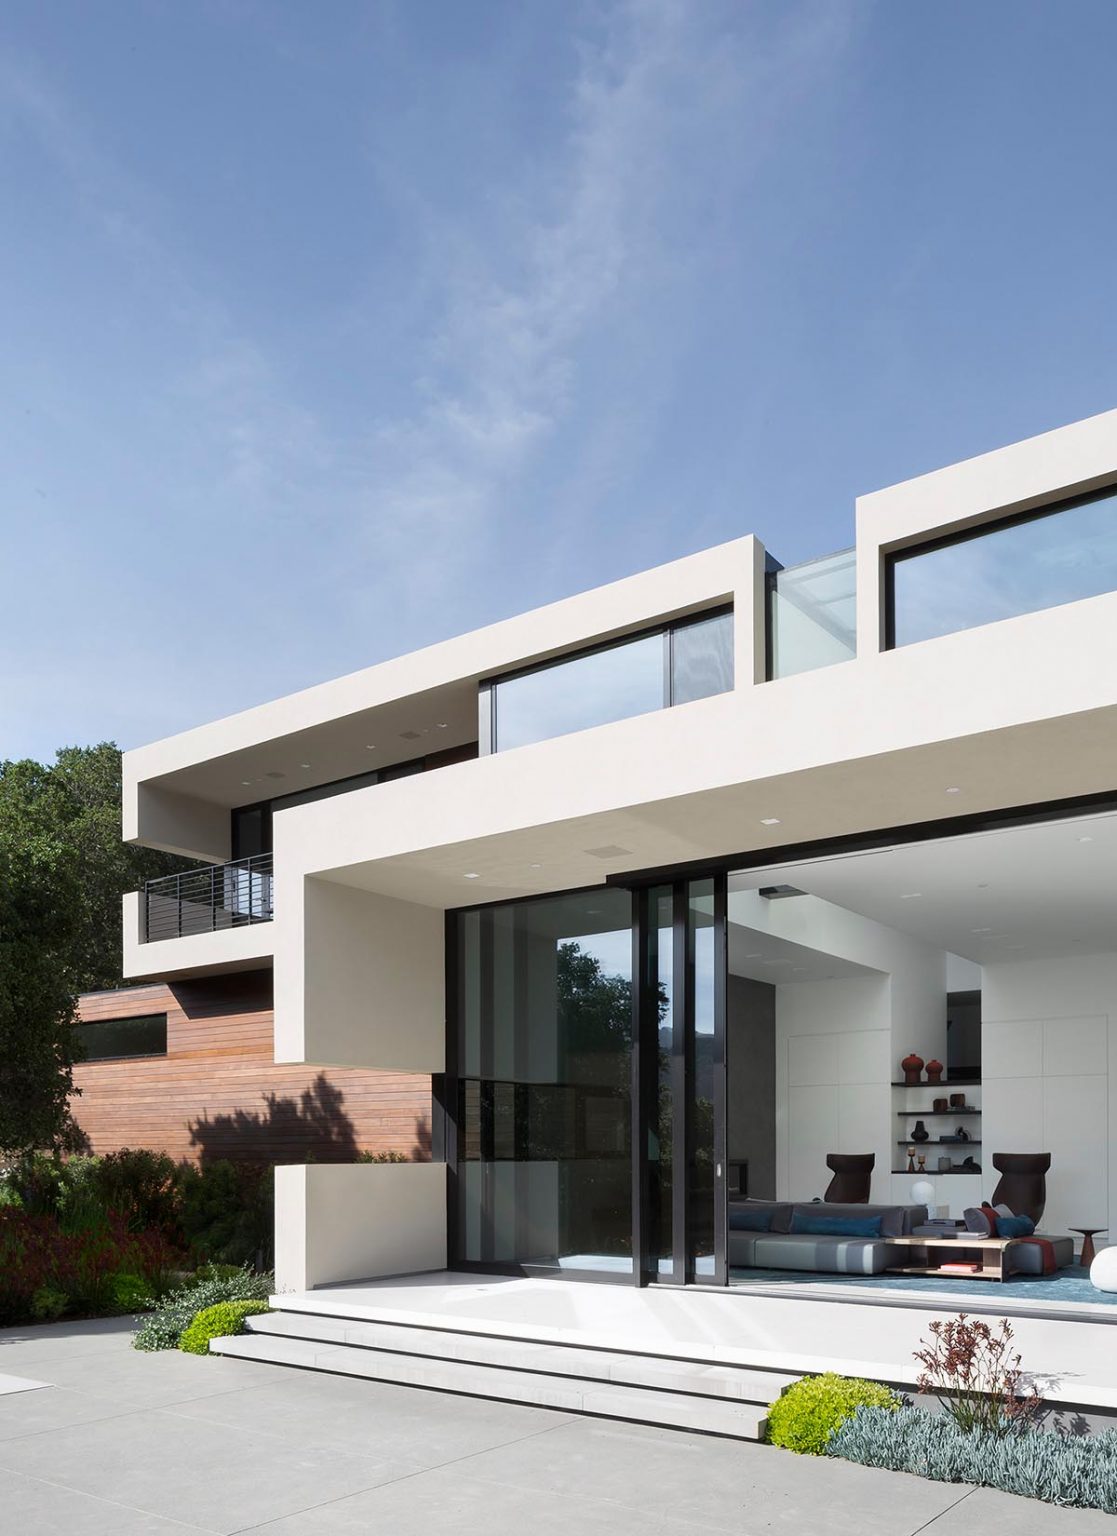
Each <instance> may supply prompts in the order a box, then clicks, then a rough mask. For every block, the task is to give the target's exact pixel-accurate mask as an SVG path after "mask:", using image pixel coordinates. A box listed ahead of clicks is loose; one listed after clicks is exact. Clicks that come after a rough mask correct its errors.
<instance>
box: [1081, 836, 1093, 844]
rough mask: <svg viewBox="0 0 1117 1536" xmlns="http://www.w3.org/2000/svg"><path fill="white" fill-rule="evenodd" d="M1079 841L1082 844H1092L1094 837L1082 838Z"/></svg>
mask: <svg viewBox="0 0 1117 1536" xmlns="http://www.w3.org/2000/svg"><path fill="white" fill-rule="evenodd" d="M1078 841H1079V842H1080V843H1092V842H1093V841H1094V839H1093V838H1092V837H1080V838H1079V839H1078Z"/></svg>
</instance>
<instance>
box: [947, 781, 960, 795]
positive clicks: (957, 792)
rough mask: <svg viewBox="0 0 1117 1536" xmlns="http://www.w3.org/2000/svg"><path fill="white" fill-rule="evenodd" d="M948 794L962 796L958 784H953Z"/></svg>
mask: <svg viewBox="0 0 1117 1536" xmlns="http://www.w3.org/2000/svg"><path fill="white" fill-rule="evenodd" d="M946 792H947V794H948V795H960V794H961V793H962V791H961V790H960V789H959V787H958V785H957V784H951V785H950V786H949V787H948V789H947V791H946Z"/></svg>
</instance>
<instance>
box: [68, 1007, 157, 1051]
mask: <svg viewBox="0 0 1117 1536" xmlns="http://www.w3.org/2000/svg"><path fill="white" fill-rule="evenodd" d="M77 1038H78V1044H79V1046H80V1049H81V1051H82V1053H83V1055H84V1059H85V1060H86V1061H111V1060H113V1059H114V1058H115V1057H120V1056H165V1055H166V1054H167V1015H166V1014H165V1013H153V1014H150V1015H148V1016H147V1017H146V1018H142V1019H103V1020H98V1021H97V1023H96V1024H80V1025H79V1026H78V1035H77Z"/></svg>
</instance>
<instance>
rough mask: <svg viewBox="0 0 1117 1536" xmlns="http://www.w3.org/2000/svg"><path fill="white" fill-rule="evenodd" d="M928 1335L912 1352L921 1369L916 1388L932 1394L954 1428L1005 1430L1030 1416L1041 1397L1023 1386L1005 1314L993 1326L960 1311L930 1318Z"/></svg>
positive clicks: (1018, 1362)
mask: <svg viewBox="0 0 1117 1536" xmlns="http://www.w3.org/2000/svg"><path fill="white" fill-rule="evenodd" d="M930 1333H931V1337H930V1339H929V1340H928V1339H920V1341H919V1342H920V1345H921V1348H919V1349H917V1350H916V1351H915V1359H916V1360H917V1361H918V1363H919V1364H920V1365H921V1366H922V1367H923V1371H922V1374H921V1375H920V1377H919V1390H920V1391H921V1392H933V1393H934V1394H935V1396H936V1397H937V1398H938V1400H939V1402H940V1403H941V1404H942V1406H943V1408H944V1409H945V1410H946V1412H947V1413H948V1414H949V1415H950V1416H951V1418H952V1419H953V1420H954V1422H955V1423H956V1424H957V1426H958V1428H959V1429H960V1430H963V1431H964V1432H968V1431H970V1430H974V1429H982V1430H986V1431H988V1432H989V1433H990V1434H1006V1433H1007V1432H1008V1431H1009V1430H1010V1429H1011V1428H1012V1427H1013V1424H1014V1423H1018V1422H1020V1421H1022V1420H1026V1419H1030V1418H1034V1416H1035V1415H1036V1413H1037V1412H1038V1411H1039V1408H1040V1406H1041V1401H1042V1400H1041V1398H1040V1397H1039V1395H1038V1393H1037V1392H1036V1391H1035V1389H1034V1388H1031V1387H1028V1386H1026V1385H1025V1380H1024V1375H1023V1372H1022V1371H1021V1369H1020V1364H1021V1357H1020V1356H1019V1355H1018V1354H1013V1353H1012V1326H1011V1324H1010V1323H1009V1320H1008V1318H1007V1317H1002V1318H1001V1320H1000V1323H999V1325H998V1326H997V1327H996V1328H995V1329H994V1328H991V1327H990V1326H989V1324H988V1323H986V1322H982V1320H981V1319H980V1318H977V1317H974V1318H971V1317H967V1316H966V1314H965V1313H964V1312H960V1313H959V1314H958V1316H957V1317H952V1318H939V1319H936V1321H935V1322H933V1323H931V1325H930Z"/></svg>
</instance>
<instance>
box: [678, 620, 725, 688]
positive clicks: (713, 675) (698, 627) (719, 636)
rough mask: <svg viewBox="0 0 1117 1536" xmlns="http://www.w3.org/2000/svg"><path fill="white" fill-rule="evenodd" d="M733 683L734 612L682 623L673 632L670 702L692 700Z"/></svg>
mask: <svg viewBox="0 0 1117 1536" xmlns="http://www.w3.org/2000/svg"><path fill="white" fill-rule="evenodd" d="M732 687H733V615H732V614H731V613H719V614H718V615H717V616H716V617H715V618H712V619H699V620H698V622H697V623H696V624H680V625H679V626H678V627H677V628H676V629H675V630H674V632H673V633H672V636H671V702H672V704H689V703H690V702H691V701H692V700H693V699H708V698H710V696H711V695H712V694H715V693H728V692H729V691H730V689H731V688H732Z"/></svg>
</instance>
